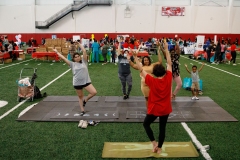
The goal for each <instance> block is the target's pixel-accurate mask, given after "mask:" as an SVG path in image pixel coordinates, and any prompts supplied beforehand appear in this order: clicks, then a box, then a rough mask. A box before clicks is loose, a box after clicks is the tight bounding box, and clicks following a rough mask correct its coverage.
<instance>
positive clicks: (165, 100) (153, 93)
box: [134, 42, 172, 153]
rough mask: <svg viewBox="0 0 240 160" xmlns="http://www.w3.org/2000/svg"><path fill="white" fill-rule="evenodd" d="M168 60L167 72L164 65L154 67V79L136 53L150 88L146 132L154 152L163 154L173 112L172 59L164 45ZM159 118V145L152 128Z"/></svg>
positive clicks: (139, 67)
mask: <svg viewBox="0 0 240 160" xmlns="http://www.w3.org/2000/svg"><path fill="white" fill-rule="evenodd" d="M164 48H165V53H166V59H167V70H166V69H165V67H164V66H163V65H162V64H160V63H159V64H156V65H155V66H154V67H153V75H154V76H155V77H152V76H151V75H149V74H148V73H147V72H146V71H144V70H143V68H142V65H141V64H140V62H139V60H138V58H137V53H134V57H135V60H136V63H137V65H138V69H139V71H140V73H141V76H143V77H144V78H145V83H146V84H147V85H148V86H149V88H150V92H149V97H148V110H147V115H146V117H145V119H144V122H143V126H144V128H145V131H146V133H147V135H148V137H149V139H150V140H151V142H152V144H153V152H155V153H161V148H162V145H163V142H164V139H165V129H166V124H167V120H168V116H169V114H170V113H171V112H172V104H171V88H172V87H171V86H172V64H171V58H170V55H169V51H168V44H167V43H166V42H165V43H164ZM157 117H159V138H158V143H157V142H156V140H155V138H154V135H153V131H152V129H151V127H150V125H151V123H153V122H154V121H155V120H156V119H157Z"/></svg>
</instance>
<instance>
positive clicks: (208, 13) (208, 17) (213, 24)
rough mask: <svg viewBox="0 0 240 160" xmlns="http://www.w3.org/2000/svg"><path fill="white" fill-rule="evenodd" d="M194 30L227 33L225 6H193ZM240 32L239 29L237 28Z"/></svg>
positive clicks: (226, 11)
mask: <svg viewBox="0 0 240 160" xmlns="http://www.w3.org/2000/svg"><path fill="white" fill-rule="evenodd" d="M194 8H195V9H194V10H193V12H194V13H193V14H194V22H193V23H194V26H193V28H194V30H193V32H197V33H228V32H229V31H228V8H227V7H209V6H201V7H194ZM239 33H240V30H239Z"/></svg>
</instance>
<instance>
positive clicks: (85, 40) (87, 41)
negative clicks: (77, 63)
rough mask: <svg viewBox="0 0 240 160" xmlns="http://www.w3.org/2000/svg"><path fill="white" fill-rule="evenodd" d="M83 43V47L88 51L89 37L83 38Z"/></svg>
mask: <svg viewBox="0 0 240 160" xmlns="http://www.w3.org/2000/svg"><path fill="white" fill-rule="evenodd" d="M81 43H82V45H83V47H84V48H85V49H86V50H87V51H88V50H89V39H84V38H82V40H81Z"/></svg>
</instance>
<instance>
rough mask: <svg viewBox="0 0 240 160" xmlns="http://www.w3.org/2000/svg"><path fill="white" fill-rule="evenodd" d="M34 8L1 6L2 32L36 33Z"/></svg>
mask: <svg viewBox="0 0 240 160" xmlns="http://www.w3.org/2000/svg"><path fill="white" fill-rule="evenodd" d="M34 8H35V7H34V5H33V6H0V22H1V23H0V24H1V25H0V32H2V33H34V31H35V29H34V25H35V15H34V10H35V9H34Z"/></svg>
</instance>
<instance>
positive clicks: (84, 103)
mask: <svg viewBox="0 0 240 160" xmlns="http://www.w3.org/2000/svg"><path fill="white" fill-rule="evenodd" d="M86 103H87V102H86V101H85V99H84V100H83V107H85V105H86Z"/></svg>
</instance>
